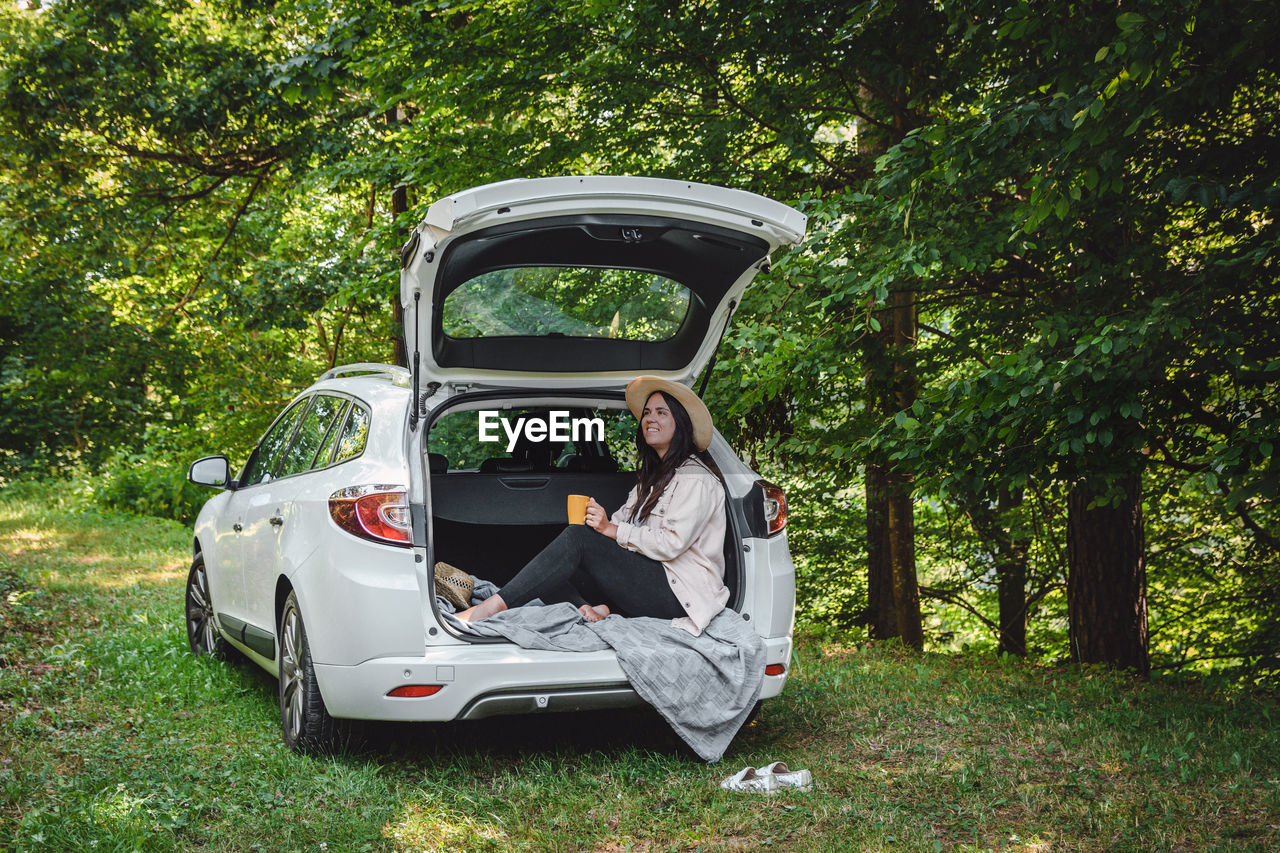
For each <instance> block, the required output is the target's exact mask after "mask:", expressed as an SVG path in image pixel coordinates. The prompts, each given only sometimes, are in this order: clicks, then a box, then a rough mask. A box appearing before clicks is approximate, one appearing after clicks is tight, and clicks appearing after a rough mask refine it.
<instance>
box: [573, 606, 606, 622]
mask: <svg viewBox="0 0 1280 853" xmlns="http://www.w3.org/2000/svg"><path fill="white" fill-rule="evenodd" d="M578 612H579V613H581V614H582V618H583V619H586V620H587V621H588V622H599V621H600V620H602V619H604V618H605V617H606V616H608V615H609V613H610V610H609V605H607V604H584V605H582V606H581V607H579V608H578Z"/></svg>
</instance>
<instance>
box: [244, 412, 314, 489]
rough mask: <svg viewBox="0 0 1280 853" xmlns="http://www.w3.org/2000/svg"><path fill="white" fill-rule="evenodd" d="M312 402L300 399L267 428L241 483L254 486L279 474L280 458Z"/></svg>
mask: <svg viewBox="0 0 1280 853" xmlns="http://www.w3.org/2000/svg"><path fill="white" fill-rule="evenodd" d="M310 402H311V398H310V397H303V398H302V399H301V400H298V401H297V402H296V403H294V404H293V405H292V406H290V407H289V408H288V409H286V410H285V413H284V414H283V415H281V416H280V417H279V418H278V419H277V420H276V422H275V424H273V425H272V427H271V429H269V430H267V434H266V435H264V436H263V437H262V441H260V442H258V447H257V448H256V449H255V450H254V451H253V458H251V459H250V460H249V465H248V468H247V470H246V474H245V477H244V482H243V483H242V484H241V485H244V486H252V485H254V484H255V483H261V482H263V481H265V480H266V479H268V477H271V478H274V477H276V476H278V474H277V472H278V470H279V464H280V460H281V457H282V456H283V454H284V450H285V448H286V447H287V446H288V444H289V438H290V437H291V436H292V435H293V428H294V427H295V426H297V425H298V420H299V418H301V417H302V413H303V412H305V411H306V409H307V404H308V403H310Z"/></svg>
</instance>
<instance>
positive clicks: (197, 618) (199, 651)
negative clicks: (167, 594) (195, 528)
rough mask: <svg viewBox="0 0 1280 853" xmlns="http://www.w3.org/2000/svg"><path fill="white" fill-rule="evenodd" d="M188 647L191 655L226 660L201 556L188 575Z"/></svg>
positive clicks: (192, 565) (197, 555) (194, 562)
mask: <svg viewBox="0 0 1280 853" xmlns="http://www.w3.org/2000/svg"><path fill="white" fill-rule="evenodd" d="M186 600H187V644H188V645H190V646H191V653H192V654H194V655H208V656H209V657H215V658H222V657H226V655H227V650H228V648H229V647H228V645H227V641H226V640H224V639H223V638H222V634H221V633H219V632H218V623H217V622H216V621H215V620H214V617H213V599H212V598H211V597H210V596H209V574H208V572H207V571H205V567H204V555H202V554H196V558H195V559H194V560H192V562H191V571H190V572H188V573H187V596H186Z"/></svg>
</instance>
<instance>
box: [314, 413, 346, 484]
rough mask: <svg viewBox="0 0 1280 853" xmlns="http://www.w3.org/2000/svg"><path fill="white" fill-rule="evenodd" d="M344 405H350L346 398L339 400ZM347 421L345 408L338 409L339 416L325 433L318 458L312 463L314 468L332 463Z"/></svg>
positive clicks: (317, 453) (317, 452)
mask: <svg viewBox="0 0 1280 853" xmlns="http://www.w3.org/2000/svg"><path fill="white" fill-rule="evenodd" d="M338 402H339V403H340V404H341V406H342V407H345V406H347V405H349V403H348V402H347V401H346V400H339V401H338ZM346 423H347V413H346V410H345V408H339V409H338V416H337V417H336V418H334V419H333V425H332V426H331V427H329V432H328V434H326V435H325V437H324V441H323V442H321V444H320V449H319V450H317V451H316V458H315V460H314V461H313V462H312V463H311V467H312V468H324V467H326V466H327V465H329V464H330V461H331V460H332V459H333V449H334V448H335V447H337V446H338V439H339V438H341V437H342V428H343V427H344V426H345V425H346Z"/></svg>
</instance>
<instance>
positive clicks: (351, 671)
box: [315, 637, 791, 722]
mask: <svg viewBox="0 0 1280 853" xmlns="http://www.w3.org/2000/svg"><path fill="white" fill-rule="evenodd" d="M764 642H765V650H766V656H765V662H766V664H782V665H783V666H784V667H785V668H789V666H790V659H791V639H790V638H789V637H781V638H776V639H769V640H765V641H764ZM315 672H316V680H317V681H318V682H319V686H320V695H321V696H323V697H324V702H325V706H326V707H327V708H328V710H329V713H330V714H332V715H333V716H335V717H340V718H347V719H360V720H398V721H405V722H429V721H440V722H443V721H447V720H463V719H480V718H482V717H490V716H494V715H498V714H522V713H544V712H550V711H587V710H598V709H604V708H619V707H626V706H629V705H636V704H641V703H642V700H641V699H640V698H639V697H638V696H637V695H636V694H635V692H634V691H633V690H632V689H631V687H630V685H629V684H628V682H627V679H626V676H625V675H624V674H623V672H622V668H621V667H620V666H619V665H618V659H617V657H616V656H615V655H614V653H613V652H611V651H602V652H552V651H543V650H536V649H521V648H519V647H517V646H513V645H509V644H506V643H486V644H483V645H470V646H449V647H443V648H442V647H435V648H432V649H429V650H428V651H427V653H426V654H425V655H423V656H420V657H386V658H375V659H373V660H369V661H365V662H364V663H361V664H358V665H355V666H334V665H329V664H316V665H315ZM788 674H789V673H788V672H787V671H785V670H784V672H783V673H782V674H781V675H766V676H765V677H764V684H763V685H762V687H761V691H760V698H761V699H770V698H773V697H774V696H777V695H778V694H779V693H781V692H782V688H783V686H784V685H785V684H786V680H787V675H788ZM410 685H439V686H440V689H439V691H438V692H436V693H435V694H433V695H431V696H422V697H416V698H402V697H397V696H389V695H388V693H390V692H391V691H392V690H395V689H396V688H399V687H405V686H410Z"/></svg>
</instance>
